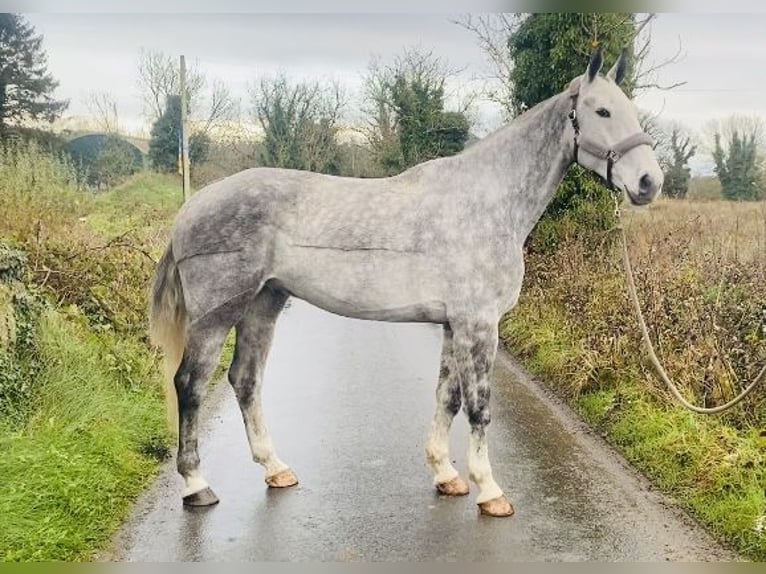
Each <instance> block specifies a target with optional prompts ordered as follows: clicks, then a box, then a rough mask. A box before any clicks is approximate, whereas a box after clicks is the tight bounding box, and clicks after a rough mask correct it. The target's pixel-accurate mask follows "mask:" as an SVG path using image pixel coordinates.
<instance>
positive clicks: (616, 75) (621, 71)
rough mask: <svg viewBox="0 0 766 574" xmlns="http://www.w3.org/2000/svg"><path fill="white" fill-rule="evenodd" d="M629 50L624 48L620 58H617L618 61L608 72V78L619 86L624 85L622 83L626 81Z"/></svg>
mask: <svg viewBox="0 0 766 574" xmlns="http://www.w3.org/2000/svg"><path fill="white" fill-rule="evenodd" d="M628 58H629V55H628V49H627V48H623V49H622V51H621V52H620V57H619V58H617V61H616V62H615V63H614V66H612V69H611V70H609V72H607V74H606V77H607V78H609V79H610V80H612V81H613V82H614V83H615V84H617V85H618V86H619V85H620V84H622V81H623V80H624V79H625V72H627V70H628Z"/></svg>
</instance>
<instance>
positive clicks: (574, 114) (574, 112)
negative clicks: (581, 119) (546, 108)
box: [567, 108, 577, 121]
mask: <svg viewBox="0 0 766 574" xmlns="http://www.w3.org/2000/svg"><path fill="white" fill-rule="evenodd" d="M567 117H568V118H569V119H570V120H572V121H575V120H576V119H577V110H575V109H574V108H572V109H571V110H569V113H568V114H567Z"/></svg>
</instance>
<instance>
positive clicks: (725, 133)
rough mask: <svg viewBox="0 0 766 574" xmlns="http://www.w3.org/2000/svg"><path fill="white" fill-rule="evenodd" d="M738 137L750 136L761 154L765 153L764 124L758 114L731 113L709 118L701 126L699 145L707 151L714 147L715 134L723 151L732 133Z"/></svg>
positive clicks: (765, 136) (730, 139)
mask: <svg viewBox="0 0 766 574" xmlns="http://www.w3.org/2000/svg"><path fill="white" fill-rule="evenodd" d="M735 133H736V134H738V135H739V137H743V138H752V139H753V140H754V142H755V145H756V147H757V149H758V150H759V152H760V153H761V154H763V153H766V125H764V121H763V119H762V118H761V117H760V116H757V115H752V114H732V115H730V116H727V117H725V118H716V119H712V120H709V121H708V122H707V123H706V124H705V126H704V127H703V128H702V138H701V142H700V143H701V145H702V147H703V149H704V150H705V151H706V152H708V153H711V154H712V153H713V151H714V150H715V148H716V144H715V140H716V134H718V135H719V137H720V140H721V143H720V145H721V147H722V148H723V151H725V152H728V147H727V146H728V143H729V142H730V141H732V139H733V137H734V134H735Z"/></svg>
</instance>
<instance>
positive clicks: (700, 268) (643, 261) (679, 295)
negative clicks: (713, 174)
mask: <svg viewBox="0 0 766 574" xmlns="http://www.w3.org/2000/svg"><path fill="white" fill-rule="evenodd" d="M626 215H627V217H626V220H625V226H626V229H627V232H628V237H629V243H630V251H631V257H632V258H633V261H634V268H635V269H636V275H637V280H638V284H639V288H640V290H641V298H642V302H643V306H644V313H645V314H646V315H647V320H648V321H649V324H650V326H651V331H652V336H653V340H654V341H655V342H656V344H657V345H658V353H659V355H660V357H661V358H662V359H663V361H664V363H665V364H666V365H667V368H668V369H669V374H671V375H673V377H674V378H675V379H676V380H678V381H679V382H680V383H681V384H682V385H683V386H684V387H685V388H686V389H688V390H689V391H690V392H691V393H692V394H693V396H695V397H696V398H698V399H699V400H701V401H703V402H706V403H708V404H713V403H716V402H721V401H723V400H725V399H726V397H728V396H731V395H732V394H733V393H735V392H736V391H738V390H739V389H741V388H742V387H744V386H745V385H746V384H747V383H748V382H749V381H750V380H752V378H753V377H755V375H756V374H757V373H758V371H759V370H760V368H762V367H763V365H764V364H766V203H764V202H757V203H744V202H743V203H739V202H738V203H735V202H728V201H715V202H706V203H695V202H689V201H672V200H667V201H662V202H659V203H657V204H656V205H655V206H652V208H651V209H649V210H644V211H639V210H630V211H629V213H627V214H626ZM631 319H632V315H631ZM765 399H766V389H763V390H761V391H760V392H759V395H758V397H757V398H756V400H754V401H750V402H749V403H748V406H747V407H746V408H745V409H744V411H745V416H746V418H747V420H748V421H749V422H750V423H753V424H756V423H759V422H760V423H764V422H766V415H765V413H764V408H763V407H764V406H766V404H765V403H764V400H765Z"/></svg>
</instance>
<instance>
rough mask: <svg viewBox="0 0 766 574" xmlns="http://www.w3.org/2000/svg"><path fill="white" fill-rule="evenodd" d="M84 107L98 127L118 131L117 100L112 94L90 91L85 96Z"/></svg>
mask: <svg viewBox="0 0 766 574" xmlns="http://www.w3.org/2000/svg"><path fill="white" fill-rule="evenodd" d="M85 107H86V108H88V111H89V112H90V115H91V116H93V119H94V120H95V121H96V124H97V125H98V129H100V130H102V131H104V132H106V133H109V134H114V133H117V132H118V131H119V117H118V114H117V100H116V99H115V97H114V94H112V93H111V92H105V91H91V92H89V93H88V95H87V96H86V98H85Z"/></svg>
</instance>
